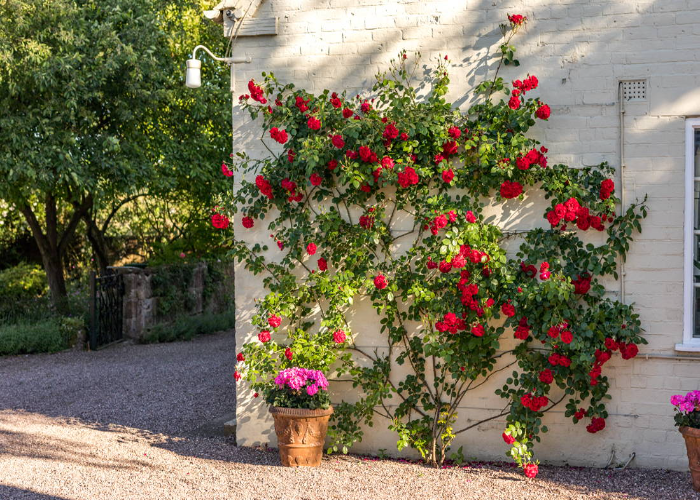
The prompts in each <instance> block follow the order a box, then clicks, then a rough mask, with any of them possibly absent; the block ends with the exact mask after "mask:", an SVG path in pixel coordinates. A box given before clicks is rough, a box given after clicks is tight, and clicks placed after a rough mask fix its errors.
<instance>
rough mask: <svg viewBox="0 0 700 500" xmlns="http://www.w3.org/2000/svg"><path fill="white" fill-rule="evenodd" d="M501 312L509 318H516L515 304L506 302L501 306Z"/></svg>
mask: <svg viewBox="0 0 700 500" xmlns="http://www.w3.org/2000/svg"><path fill="white" fill-rule="evenodd" d="M501 312H502V313H503V314H505V315H506V316H508V317H513V316H515V307H513V304H509V303H507V302H506V303H505V304H503V305H502V306H501Z"/></svg>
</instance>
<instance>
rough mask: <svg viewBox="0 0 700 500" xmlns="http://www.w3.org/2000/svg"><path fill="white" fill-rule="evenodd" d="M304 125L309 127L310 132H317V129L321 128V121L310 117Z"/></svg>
mask: <svg viewBox="0 0 700 500" xmlns="http://www.w3.org/2000/svg"><path fill="white" fill-rule="evenodd" d="M306 125H308V127H309V128H310V129H311V130H318V129H320V128H321V120H319V119H318V118H316V117H315V116H312V117H310V118H309V120H308V121H307V122H306Z"/></svg>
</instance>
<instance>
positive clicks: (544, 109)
mask: <svg viewBox="0 0 700 500" xmlns="http://www.w3.org/2000/svg"><path fill="white" fill-rule="evenodd" d="M550 114H551V110H550V109H549V106H548V105H547V104H543V105H542V106H540V107H539V108H537V111H535V116H536V117H537V118H539V119H540V120H546V119H547V118H549V115H550Z"/></svg>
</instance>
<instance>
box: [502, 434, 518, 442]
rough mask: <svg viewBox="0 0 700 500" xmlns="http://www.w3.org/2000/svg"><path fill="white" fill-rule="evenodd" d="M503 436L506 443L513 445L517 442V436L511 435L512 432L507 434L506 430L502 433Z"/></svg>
mask: <svg viewBox="0 0 700 500" xmlns="http://www.w3.org/2000/svg"><path fill="white" fill-rule="evenodd" d="M501 437H502V438H503V441H505V442H506V444H508V445H511V444H513V443H515V438H514V437H513V436H511V435H510V434H506V433H505V432H504V433H503V434H501Z"/></svg>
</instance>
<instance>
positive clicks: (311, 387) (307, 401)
mask: <svg viewBox="0 0 700 500" xmlns="http://www.w3.org/2000/svg"><path fill="white" fill-rule="evenodd" d="M264 393H265V400H266V401H267V402H268V403H269V404H271V405H272V406H277V407H280V408H305V409H307V410H327V409H328V408H329V407H330V405H331V399H330V397H329V396H328V380H327V379H326V376H325V375H324V374H323V372H321V371H320V370H309V369H307V368H299V367H293V368H285V369H284V370H282V371H280V372H279V374H277V376H276V377H275V380H274V384H271V385H268V386H266V387H265V388H264Z"/></svg>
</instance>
